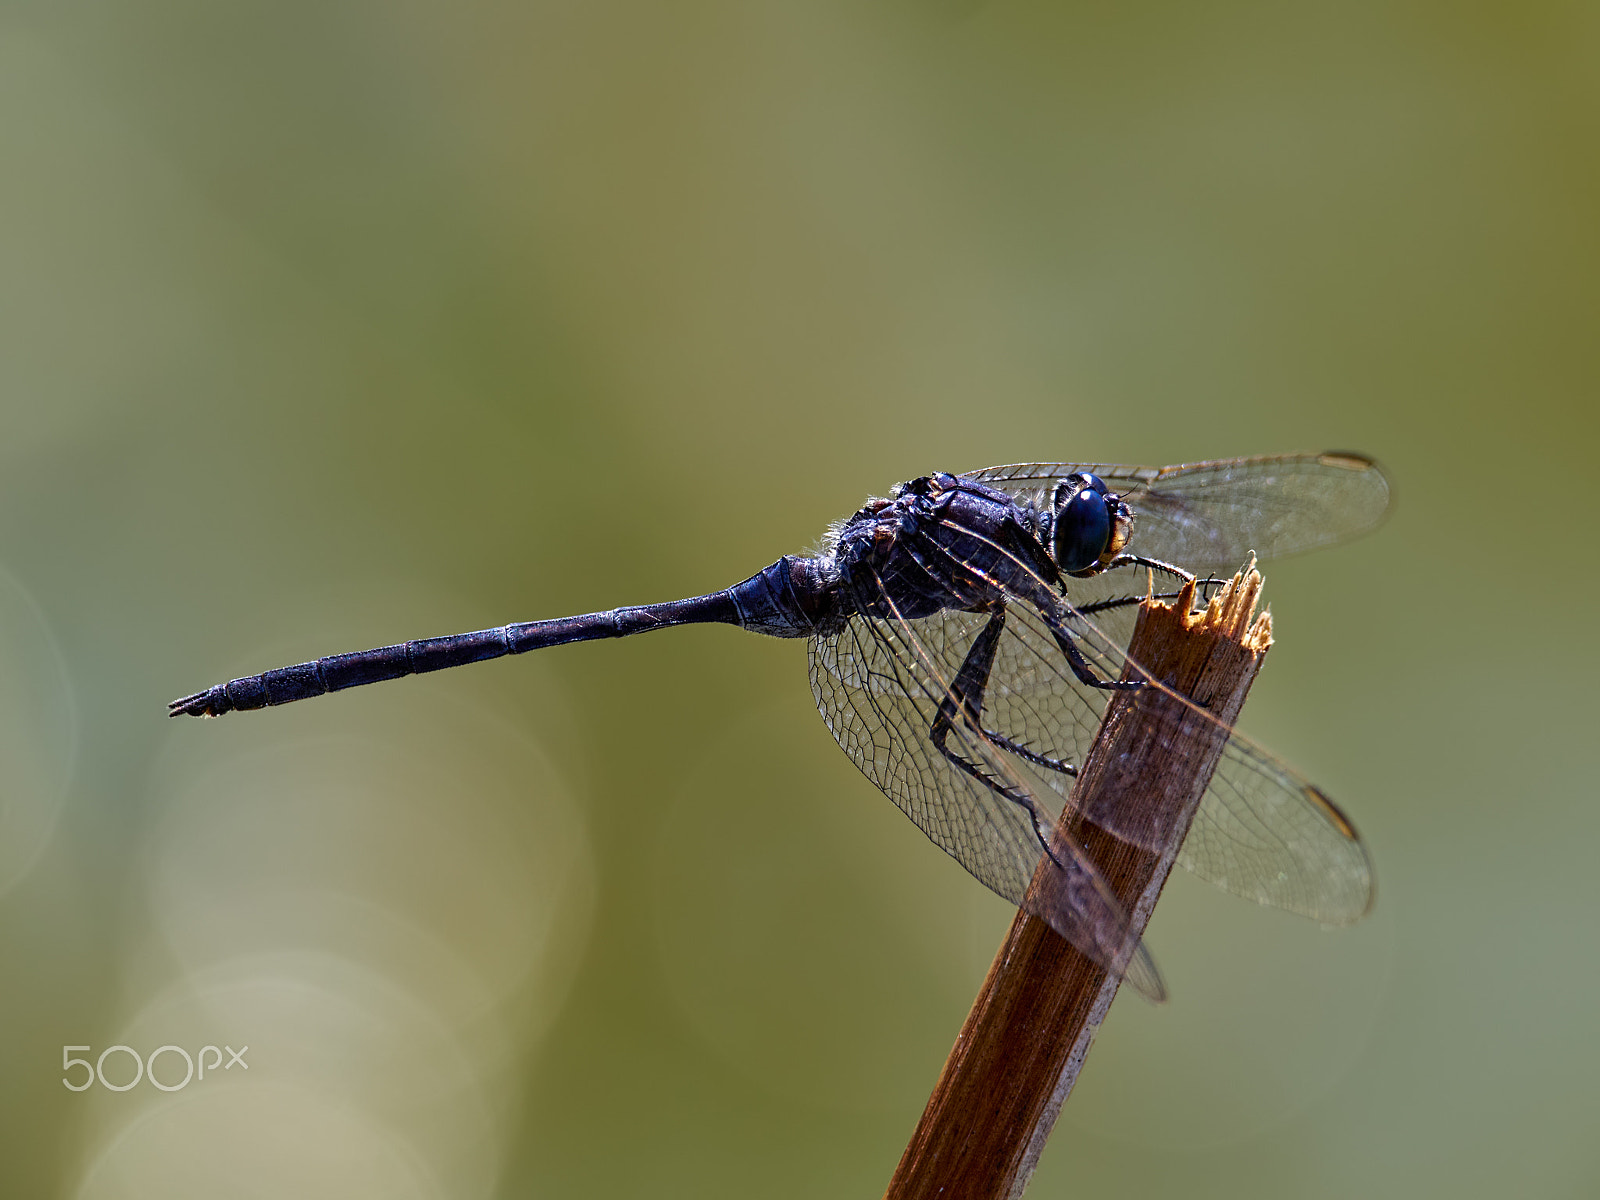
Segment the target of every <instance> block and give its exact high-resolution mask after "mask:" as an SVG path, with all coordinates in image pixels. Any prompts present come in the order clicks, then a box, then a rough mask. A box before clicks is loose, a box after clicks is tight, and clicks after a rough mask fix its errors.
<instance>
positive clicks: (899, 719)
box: [810, 612, 1165, 1000]
mask: <svg viewBox="0 0 1600 1200" xmlns="http://www.w3.org/2000/svg"><path fill="white" fill-rule="evenodd" d="M985 619H986V618H985V617H984V616H982V615H977V614H971V613H954V612H946V613H941V614H938V615H936V616H933V617H929V618H925V619H920V620H912V621H907V620H901V619H890V620H880V619H876V618H871V617H865V616H860V615H857V616H855V617H852V618H851V619H850V620H849V621H848V622H847V623H846V625H845V626H844V628H843V629H842V630H840V631H839V632H838V633H835V634H832V635H828V636H819V637H816V638H813V639H812V641H811V646H810V651H811V687H812V692H813V694H814V695H815V697H816V700H817V708H818V710H819V711H820V712H821V713H822V719H823V720H824V721H825V722H826V723H827V726H828V729H829V732H831V733H832V734H833V736H834V738H835V740H837V741H838V743H839V745H840V747H841V748H842V749H843V750H844V752H845V753H846V754H847V755H849V757H850V759H851V761H852V762H854V763H855V764H856V766H857V767H859V768H860V769H861V771H862V773H863V774H865V775H866V776H867V778H868V779H870V780H872V782H873V783H875V784H877V786H878V787H879V788H881V789H882V790H883V792H884V794H885V795H887V796H888V797H889V799H891V800H892V801H894V803H895V804H896V805H897V806H899V808H900V809H901V810H902V811H903V812H905V814H906V815H907V816H909V817H910V818H911V820H912V821H913V822H915V823H916V825H917V827H918V828H919V829H921V830H922V831H923V832H924V833H926V834H927V835H928V837H929V838H930V839H932V841H933V842H934V843H935V844H936V845H938V846H939V847H940V848H941V849H943V850H944V851H945V852H946V853H948V854H950V855H951V856H952V857H953V858H955V859H956V860H957V861H958V862H960V863H961V865H962V866H964V867H966V868H967V870H968V871H970V872H972V874H973V875H974V876H975V877H976V878H977V879H979V880H980V881H981V882H982V883H984V884H985V885H987V886H988V887H989V888H991V889H993V890H994V891H995V892H997V893H999V894H1000V895H1001V896H1003V897H1005V898H1006V899H1007V900H1009V901H1011V902H1012V903H1013V904H1016V905H1018V906H1025V907H1029V908H1030V910H1031V911H1034V912H1035V913H1036V915H1038V916H1040V917H1042V918H1044V920H1046V921H1047V922H1048V923H1049V924H1050V925H1051V927H1052V928H1054V929H1055V930H1056V931H1057V932H1058V933H1060V934H1061V935H1062V936H1063V937H1064V938H1066V939H1067V940H1068V941H1069V942H1071V943H1072V944H1073V945H1075V946H1077V947H1078V948H1079V949H1080V950H1082V951H1083V952H1084V953H1085V954H1087V955H1088V956H1089V957H1090V958H1092V959H1094V960H1095V961H1096V962H1098V963H1100V964H1101V965H1103V966H1105V967H1106V968H1107V969H1109V970H1111V971H1112V972H1113V973H1114V974H1118V975H1122V976H1123V977H1124V978H1125V979H1126V980H1127V982H1128V983H1129V984H1131V985H1132V986H1133V987H1135V988H1136V989H1137V990H1138V991H1140V992H1141V993H1143V994H1144V995H1146V996H1149V997H1150V998H1152V999H1156V1000H1160V999H1162V998H1164V996H1165V988H1164V987H1163V985H1162V983H1161V977H1160V974H1159V973H1158V972H1157V970H1156V967H1155V964H1154V962H1153V961H1152V960H1151V959H1150V956H1149V953H1148V951H1146V950H1145V948H1144V946H1143V944H1142V943H1140V942H1137V941H1134V940H1132V939H1131V937H1130V932H1129V918H1128V915H1127V912H1126V911H1125V910H1124V909H1123V907H1122V905H1121V904H1120V903H1119V902H1118V901H1117V898H1116V896H1115V895H1114V894H1113V893H1112V892H1111V890H1110V888H1109V887H1107V885H1106V884H1105V882H1104V880H1103V879H1102V878H1101V877H1100V875H1099V873H1098V871H1096V870H1095V868H1094V866H1093V865H1092V864H1091V863H1090V862H1089V861H1088V859H1087V858H1086V857H1084V855H1083V853H1082V851H1081V849H1080V848H1079V847H1078V846H1077V844H1076V843H1075V842H1074V841H1073V840H1072V839H1071V838H1063V837H1060V836H1056V837H1055V838H1054V840H1053V841H1052V840H1051V839H1052V830H1053V828H1054V824H1055V817H1056V814H1057V813H1058V812H1059V810H1060V806H1061V799H1060V796H1059V795H1057V794H1056V793H1055V792H1054V791H1052V790H1051V789H1050V788H1048V787H1040V786H1039V783H1038V781H1037V779H1035V778H1033V777H1032V772H1031V771H1030V770H1029V769H1028V768H1029V764H1027V763H1026V762H1022V763H1020V764H1019V763H1017V762H1014V761H1010V759H1009V757H1008V756H1007V755H1006V754H1005V753H1004V752H1003V751H1001V750H999V749H998V748H997V747H995V746H993V745H991V744H989V743H988V741H987V740H986V739H985V738H984V736H983V734H982V732H981V731H980V730H979V729H976V728H974V727H973V726H971V725H970V724H968V723H965V722H964V721H963V720H961V719H960V718H959V717H958V718H957V719H956V721H955V722H954V723H953V724H952V726H951V728H950V729H949V731H948V733H947V737H946V744H947V746H948V747H949V748H950V749H951V750H952V751H953V752H954V753H956V754H958V755H960V756H962V757H963V758H964V759H966V760H967V761H968V762H969V763H971V764H973V766H974V767H976V769H977V774H978V775H979V776H982V777H984V779H986V780H987V781H988V782H984V779H980V778H976V777H974V775H973V774H972V773H968V772H966V771H963V770H961V769H958V768H957V767H956V766H955V765H953V764H952V763H951V762H950V761H949V759H947V758H946V757H945V756H944V755H942V754H941V753H940V752H939V751H938V749H937V748H936V747H935V745H934V742H933V740H932V737H931V731H932V729H933V726H934V724H935V721H936V720H937V718H938V714H939V707H940V704H941V702H943V701H944V700H945V698H946V697H948V696H949V695H950V681H951V680H952V679H954V678H955V677H956V675H957V673H958V672H959V671H960V668H961V663H962V661H963V660H964V658H965V657H966V654H967V651H968V649H969V648H970V645H971V643H972V640H973V638H975V637H976V635H977V631H978V630H979V629H980V628H981V627H982V625H983V623H984V620H985ZM969 635H970V636H969ZM1047 842H1049V843H1050V845H1051V846H1052V848H1053V849H1052V853H1051V854H1050V855H1048V856H1047V855H1046V853H1045V844H1046V843H1047ZM1041 862H1045V863H1047V864H1048V866H1047V869H1048V870H1049V871H1050V872H1051V877H1050V881H1049V886H1047V887H1044V888H1040V889H1037V891H1036V892H1035V893H1033V894H1032V897H1031V898H1030V891H1029V883H1030V881H1031V880H1032V879H1033V876H1034V873H1035V871H1036V869H1038V868H1039V866H1040V864H1041ZM1043 897H1048V899H1042V898H1043Z"/></svg>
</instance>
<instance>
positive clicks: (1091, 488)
mask: <svg viewBox="0 0 1600 1200" xmlns="http://www.w3.org/2000/svg"><path fill="white" fill-rule="evenodd" d="M1084 480H1085V482H1084V485H1083V486H1082V487H1081V488H1079V489H1078V491H1077V494H1076V495H1074V496H1073V497H1072V499H1071V500H1068V501H1067V502H1066V503H1065V504H1064V505H1062V506H1061V508H1060V509H1058V510H1057V511H1056V521H1055V559H1056V566H1058V567H1060V568H1061V569H1062V570H1063V571H1065V572H1066V573H1067V574H1068V575H1075V574H1077V573H1078V572H1079V571H1087V570H1088V569H1089V568H1090V567H1092V566H1094V564H1095V563H1096V562H1098V561H1099V560H1100V556H1101V555H1102V554H1104V553H1105V550H1106V544H1107V543H1108V542H1110V541H1111V508H1110V505H1108V504H1107V503H1106V493H1105V486H1106V485H1105V484H1103V483H1102V482H1100V480H1099V479H1097V478H1095V476H1093V475H1086V476H1084Z"/></svg>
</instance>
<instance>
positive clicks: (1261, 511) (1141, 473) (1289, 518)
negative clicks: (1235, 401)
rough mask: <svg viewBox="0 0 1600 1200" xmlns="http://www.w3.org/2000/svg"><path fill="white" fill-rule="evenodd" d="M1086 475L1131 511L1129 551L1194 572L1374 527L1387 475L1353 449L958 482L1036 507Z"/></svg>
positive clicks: (1053, 466) (1032, 466)
mask: <svg viewBox="0 0 1600 1200" xmlns="http://www.w3.org/2000/svg"><path fill="white" fill-rule="evenodd" d="M1077 471H1093V472H1094V473H1095V474H1096V475H1099V476H1100V477H1101V478H1102V479H1104V480H1105V481H1106V482H1107V483H1109V484H1110V485H1111V486H1112V487H1113V488H1116V489H1118V490H1119V491H1122V492H1124V493H1126V494H1125V496H1124V498H1125V499H1126V500H1127V502H1128V504H1129V506H1130V507H1131V508H1132V509H1133V511H1134V525H1133V536H1132V538H1131V539H1130V541H1129V544H1128V549H1129V551H1130V552H1131V553H1134V554H1142V555H1144V556H1146V557H1147V558H1156V559H1160V560H1162V561H1163V562H1170V563H1176V564H1178V565H1179V566H1182V567H1186V568H1188V569H1189V570H1191V571H1194V572H1196V573H1197V574H1201V575H1203V574H1205V573H1206V572H1208V571H1229V572H1231V571H1232V570H1234V568H1236V567H1237V566H1238V565H1239V564H1240V563H1241V562H1243V561H1244V559H1245V557H1246V556H1247V555H1249V554H1251V553H1252V552H1253V553H1255V554H1256V555H1257V557H1259V558H1263V559H1265V558H1278V557H1282V556H1283V555H1286V554H1295V553H1298V552H1300V551H1302V550H1313V549H1316V548H1317V547H1319V546H1327V545H1331V544H1333V543H1334V542H1342V541H1345V540H1347V539H1349V538H1353V537H1356V536H1358V535H1360V534H1362V533H1365V532H1367V531H1368V530H1369V529H1372V528H1373V527H1375V526H1376V525H1378V524H1379V523H1380V522H1381V521H1382V520H1383V518H1384V514H1385V513H1387V511H1388V509H1389V500H1390V495H1389V481H1388V480H1387V479H1385V478H1384V475H1383V471H1382V470H1381V469H1380V468H1379V466H1378V464H1377V463H1375V462H1373V461H1372V460H1371V459H1370V458H1366V457H1363V456H1362V455H1359V454H1346V453H1327V454H1288V455H1276V456H1266V457H1259V458H1234V459H1225V460H1221V461H1218V462H1206V463H1186V464H1183V465H1181V466H1174V467H1126V466H1114V465H1110V464H1098V463H1026V464H1018V465H1013V466H1004V467H988V468H985V469H984V470H981V471H972V472H970V473H968V475H967V476H966V478H968V479H975V480H977V481H978V482H980V483H985V484H988V485H989V486H990V487H995V488H999V489H1000V490H1002V491H1005V492H1008V493H1010V494H1011V495H1012V496H1015V497H1016V498H1017V499H1019V500H1026V501H1028V502H1030V503H1032V504H1033V505H1034V506H1035V507H1040V506H1043V505H1047V504H1048V503H1049V498H1050V493H1051V490H1052V489H1053V488H1054V486H1055V483H1056V480H1058V479H1060V478H1061V477H1062V476H1064V475H1071V474H1073V473H1074V472H1077Z"/></svg>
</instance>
